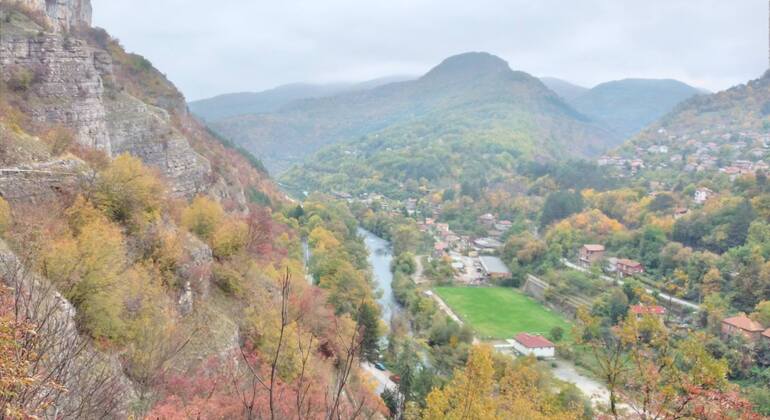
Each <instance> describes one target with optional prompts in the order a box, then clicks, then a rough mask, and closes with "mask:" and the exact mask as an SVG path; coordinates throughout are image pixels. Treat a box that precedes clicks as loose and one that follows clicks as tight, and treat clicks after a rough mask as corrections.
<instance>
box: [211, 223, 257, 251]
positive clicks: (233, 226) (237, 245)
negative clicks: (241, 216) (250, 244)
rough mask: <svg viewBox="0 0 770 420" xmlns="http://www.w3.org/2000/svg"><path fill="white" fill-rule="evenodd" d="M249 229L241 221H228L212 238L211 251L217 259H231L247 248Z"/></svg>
mask: <svg viewBox="0 0 770 420" xmlns="http://www.w3.org/2000/svg"><path fill="white" fill-rule="evenodd" d="M248 234H249V227H248V225H246V223H244V222H243V221H241V220H228V221H226V222H224V223H222V224H220V225H219V227H218V228H217V229H216V230H215V231H214V234H213V235H212V236H211V251H212V252H213V253H214V256H215V257H217V258H229V257H232V256H233V255H235V254H237V253H238V252H240V251H241V250H242V249H243V248H244V247H245V246H246V240H247V239H248Z"/></svg>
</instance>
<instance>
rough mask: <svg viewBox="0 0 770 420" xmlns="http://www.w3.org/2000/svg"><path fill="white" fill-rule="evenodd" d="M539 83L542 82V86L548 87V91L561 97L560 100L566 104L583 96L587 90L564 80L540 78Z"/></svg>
mask: <svg viewBox="0 0 770 420" xmlns="http://www.w3.org/2000/svg"><path fill="white" fill-rule="evenodd" d="M540 81H541V82H543V84H544V85H546V86H548V89H551V90H552V91H554V92H556V94H557V95H559V96H561V97H562V99H564V100H565V101H568V102H569V101H571V100H573V99H575V98H577V97H579V96H580V95H583V94H584V93H586V92H588V90H589V89H588V88H586V87H583V86H578V85H576V84H573V83H570V82H568V81H566V80H562V79H557V78H555V77H541V78H540Z"/></svg>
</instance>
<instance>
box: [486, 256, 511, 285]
mask: <svg viewBox="0 0 770 420" xmlns="http://www.w3.org/2000/svg"><path fill="white" fill-rule="evenodd" d="M479 262H481V269H482V270H484V274H485V275H486V276H487V277H490V278H493V279H507V278H510V277H511V270H510V269H509V268H508V266H506V265H505V263H504V262H503V260H501V259H500V258H497V257H492V256H488V255H484V256H481V257H479Z"/></svg>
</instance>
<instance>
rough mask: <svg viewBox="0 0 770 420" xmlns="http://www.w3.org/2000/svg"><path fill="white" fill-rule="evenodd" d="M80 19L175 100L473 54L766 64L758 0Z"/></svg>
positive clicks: (577, 66)
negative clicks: (165, 83)
mask: <svg viewBox="0 0 770 420" xmlns="http://www.w3.org/2000/svg"><path fill="white" fill-rule="evenodd" d="M92 4H93V8H94V25H96V26H100V27H103V28H105V29H107V31H108V32H110V34H112V36H114V37H116V38H118V39H119V40H120V41H121V43H122V44H123V46H124V47H126V49H127V50H129V51H131V52H136V53H139V54H142V55H144V56H145V57H147V58H148V59H149V60H150V61H152V63H153V64H154V65H155V66H156V67H157V68H158V69H160V70H161V71H162V72H163V73H165V74H166V75H167V76H168V77H169V79H171V81H173V82H174V83H175V84H176V85H177V86H178V87H179V88H180V89H181V90H182V91H183V92H184V94H185V95H186V96H187V98H188V99H189V100H195V99H201V98H206V97H211V96H214V95H218V94H223V93H230V92H242V91H260V90H265V89H269V88H272V87H275V86H278V85H281V84H286V83H295V82H309V83H330V82H356V81H364V80H370V79H375V78H379V77H385V76H403V75H421V74H423V73H425V72H427V71H428V70H429V69H430V68H432V67H433V66H435V65H437V64H438V63H440V62H441V60H443V59H444V58H446V57H449V56H451V55H454V54H459V53H463V52H468V51H486V52H490V53H492V54H495V55H498V56H500V57H501V58H503V59H505V60H506V61H508V63H509V64H510V65H511V67H512V68H513V69H514V70H523V71H526V72H528V73H531V74H533V75H536V76H552V77H558V78H561V79H565V80H568V81H570V82H573V83H577V84H580V85H583V86H587V87H591V86H594V85H596V84H598V83H602V82H606V81H610V80H618V79H623V78H630V77H641V78H672V79H678V80H682V81H684V82H687V83H690V84H692V85H694V86H697V87H701V88H706V89H709V90H712V91H717V90H722V89H726V88H728V87H730V86H733V85H736V84H739V83H743V82H746V81H748V80H751V79H754V78H757V77H758V76H760V75H761V74H762V73H763V72H764V71H765V70H766V69H767V67H768V3H767V1H766V0H471V1H469V0H376V1H375V0H272V1H265V0H92Z"/></svg>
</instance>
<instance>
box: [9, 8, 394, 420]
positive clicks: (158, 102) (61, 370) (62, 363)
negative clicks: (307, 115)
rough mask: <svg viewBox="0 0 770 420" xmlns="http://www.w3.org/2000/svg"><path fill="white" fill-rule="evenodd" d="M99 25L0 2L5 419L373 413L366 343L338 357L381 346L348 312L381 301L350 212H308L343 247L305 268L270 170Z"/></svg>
mask: <svg viewBox="0 0 770 420" xmlns="http://www.w3.org/2000/svg"><path fill="white" fill-rule="evenodd" d="M90 12H91V4H90V2H89V1H88V0H59V1H56V2H50V1H43V0H39V1H38V0H25V1H19V2H17V1H7V0H2V1H0V372H2V374H0V377H1V378H0V413H2V414H0V417H3V418H6V417H9V418H73V419H74V418H187V417H189V416H190V413H195V417H201V418H269V417H275V418H296V417H297V416H298V414H297V413H302V416H304V417H306V418H349V417H351V416H352V413H353V412H355V413H356V415H359V414H360V415H363V416H366V417H375V416H377V413H379V412H381V411H382V407H381V403H380V402H379V400H378V399H377V397H376V396H375V395H373V394H372V391H371V390H370V388H369V386H368V385H363V381H362V380H361V377H360V371H359V368H358V360H359V355H360V354H362V352H367V354H372V351H373V350H372V349H371V348H370V347H372V346H371V345H369V346H368V347H367V346H364V345H361V346H360V347H353V348H351V347H344V346H345V345H346V343H348V342H357V337H360V336H364V337H365V339H366V340H368V341H367V342H369V343H376V342H377V340H378V339H379V334H380V333H379V332H378V329H377V328H375V327H373V326H372V324H373V323H376V320H377V318H376V317H377V316H378V315H379V307H377V306H376V305H373V304H368V303H360V304H356V303H350V302H373V291H372V290H371V288H370V287H369V283H368V282H369V277H368V275H369V274H368V273H369V271H368V270H369V269H368V266H367V265H366V259H365V255H366V253H365V250H364V245H363V243H362V241H361V240H360V239H359V238H358V236H357V235H356V233H355V226H356V225H355V222H354V221H353V220H351V219H352V217H351V216H349V214H348V213H345V212H344V210H346V209H338V208H336V207H335V208H330V207H326V206H324V205H322V204H318V205H317V206H315V207H314V210H313V211H315V212H324V215H323V218H324V220H325V221H328V224H329V226H328V230H324V226H326V225H324V224H321V225H319V224H314V225H313V228H315V229H316V231H318V232H320V231H322V230H323V232H324V234H325V236H324V238H327V240H328V241H333V242H334V243H336V244H340V243H344V244H345V250H346V252H342V251H338V252H336V253H335V254H334V255H333V256H322V251H321V250H316V249H315V248H314V247H313V246H314V245H315V244H311V252H312V253H313V255H314V261H313V262H314V263H315V266H314V267H308V268H306V267H305V264H304V260H303V258H302V248H301V240H300V224H301V223H305V220H303V219H302V218H301V215H298V216H295V217H287V216H285V215H284V212H288V210H287V208H288V206H289V205H290V203H289V201H288V200H287V199H286V197H285V195H284V194H283V193H281V192H280V191H278V189H277V188H276V186H275V184H274V183H273V181H272V180H271V179H270V178H269V177H268V176H267V174H266V172H265V171H264V169H263V168H262V165H261V163H260V162H259V161H258V160H256V159H254V158H253V157H251V156H249V155H247V154H244V153H242V152H241V151H239V150H238V149H237V148H233V147H231V145H230V144H229V143H228V142H227V141H224V140H220V139H218V138H217V137H216V136H215V135H213V134H212V133H210V132H209V131H208V130H207V129H206V128H205V127H204V126H203V125H202V124H200V123H199V122H198V121H197V120H195V119H194V118H193V117H192V116H191V115H190V114H189V113H188V111H187V106H186V103H185V100H184V96H183V95H182V94H181V93H180V92H179V91H178V90H177V89H176V88H175V87H174V85H173V84H172V83H171V82H170V81H169V80H168V79H167V78H166V77H165V76H164V75H163V74H162V73H161V72H160V71H159V70H157V69H156V68H155V67H154V66H153V65H152V64H151V63H150V62H149V61H148V60H146V59H145V58H143V57H142V56H140V55H137V54H130V53H127V52H126V51H125V50H124V49H123V47H122V46H121V45H120V44H119V42H118V41H117V40H115V39H114V38H112V37H111V36H110V35H109V34H108V33H107V32H105V31H104V30H102V29H98V28H93V27H91V15H90ZM291 208H294V207H293V206H292V207H291ZM306 208H308V212H310V209H309V206H307V207H306ZM311 216H312V214H311V215H309V216H308V217H311ZM312 217H315V218H316V219H319V220H320V218H319V216H312ZM340 220H342V221H340ZM333 223H336V225H335V226H333V227H332V226H331V225H332V224H333ZM340 226H341V227H340ZM354 251H355V252H356V254H355V255H356V258H354V257H352V256H350V255H349V254H348V253H352V252H354ZM334 258H338V259H339V260H344V263H345V264H346V265H344V267H343V268H344V270H345V271H344V276H345V277H344V280H345V284H346V287H348V286H351V285H353V287H351V289H354V292H349V293H355V296H352V297H351V296H343V294H344V293H346V290H348V289H344V288H341V287H337V286H336V282H338V281H340V280H339V277H340V276H341V275H340V274H339V273H338V272H337V271H335V270H330V269H329V267H332V266H336V267H342V266H343V264H342V263H340V262H339V261H336V260H334ZM326 263H328V264H330V265H329V266H326V265H324V266H323V267H324V270H325V271H324V284H323V288H322V287H319V286H315V285H312V284H308V282H307V280H306V274H307V275H308V276H315V277H316V281H315V283H318V282H319V281H318V278H320V275H319V274H318V273H319V270H320V269H319V268H317V266H321V265H323V264H326ZM333 302H345V303H346V305H345V306H344V307H342V305H340V306H339V307H334V306H332V303H333ZM365 305H369V306H366V310H367V313H368V314H370V318H369V319H370V320H371V319H373V320H374V321H373V322H369V323H368V324H366V326H364V325H363V321H360V322H358V321H357V320H356V321H354V320H353V319H352V318H351V316H350V315H351V314H352V313H355V312H356V311H358V310H359V309H360V308H362V307H363V306H365ZM361 310H362V311H363V310H364V309H361ZM289 313H291V314H292V315H291V316H292V319H291V320H288V319H287V316H288V314H289ZM304 313H312V314H313V316H312V317H302V316H301V314H304ZM297 314H300V315H299V316H297ZM288 324H290V325H289V326H288V328H290V329H289V330H288V331H291V337H292V338H291V343H287V342H286V341H287V340H288V339H283V341H281V340H282V338H279V337H282V335H279V330H280V334H283V331H284V329H285V328H287V325H288ZM287 334H288V333H287ZM295 340H296V341H295ZM343 340H344V342H343ZM362 340H363V339H362ZM297 342H299V344H296V343H297ZM297 346H299V347H300V349H297ZM322 346H323V347H322ZM276 348H277V350H276ZM268 355H269V357H268ZM362 357H363V356H362ZM367 357H369V358H371V356H367ZM269 358H273V359H269ZM300 359H301V360H302V361H301V364H302V369H303V372H304V373H303V375H301V376H300V375H297V374H296V369H298V368H297V367H296V365H297V364H298V363H300V362H299V361H300ZM267 360H273V361H272V362H264V361H267ZM285 360H286V361H289V362H288V363H286V364H285V365H284V364H283V361H285ZM279 361H280V362H281V363H282V364H281V366H280V369H279V368H278V364H279ZM295 361H296V363H295ZM265 369H268V370H270V369H272V370H273V371H275V372H276V373H275V374H274V375H268V377H269V378H270V379H269V380H266V381H263V380H262V378H263V377H264V376H263V373H264V371H265ZM340 372H344V373H340ZM331 378H334V379H331ZM263 386H266V387H267V388H269V389H270V392H269V393H268V392H267V390H266V389H265V388H264V387H263ZM274 389H280V393H281V395H282V396H283V397H282V398H285V399H287V400H291V401H292V403H291V404H281V405H280V407H276V405H277V404H276V399H277V398H276V397H275V395H274V393H273V390H274ZM299 390H301V391H299ZM245 393H248V394H249V395H252V397H251V399H250V400H245V399H242V398H241V397H240V396H241V395H246V394H245ZM275 394H277V392H276V393H275ZM300 394H301V395H300ZM341 395H346V396H348V395H350V396H355V398H356V399H358V398H360V400H356V401H355V402H350V401H348V400H343V399H342V398H341V397H340V396H341ZM335 396H336V397H335ZM324 402H326V404H324Z"/></svg>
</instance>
